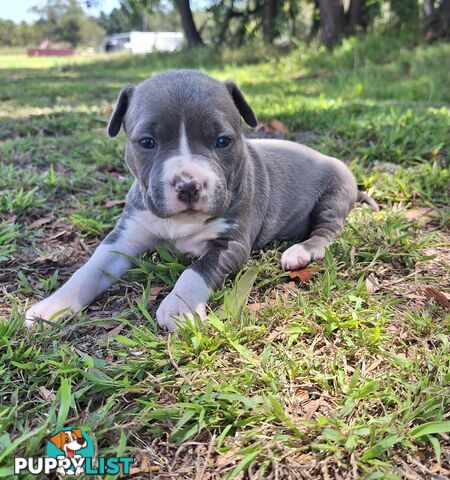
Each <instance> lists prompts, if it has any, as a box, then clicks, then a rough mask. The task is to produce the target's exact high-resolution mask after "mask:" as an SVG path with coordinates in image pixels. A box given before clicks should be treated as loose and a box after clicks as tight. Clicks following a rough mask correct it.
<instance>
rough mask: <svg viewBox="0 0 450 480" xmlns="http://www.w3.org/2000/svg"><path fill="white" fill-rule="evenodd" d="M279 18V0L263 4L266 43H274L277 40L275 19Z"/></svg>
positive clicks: (267, 0)
mask: <svg viewBox="0 0 450 480" xmlns="http://www.w3.org/2000/svg"><path fill="white" fill-rule="evenodd" d="M276 16H277V0H264V2H263V39H264V42H265V43H272V42H273V39H274V38H275V18H276Z"/></svg>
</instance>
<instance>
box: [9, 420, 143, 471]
mask: <svg viewBox="0 0 450 480" xmlns="http://www.w3.org/2000/svg"><path fill="white" fill-rule="evenodd" d="M94 459H95V447H94V442H93V441H92V438H91V435H90V433H89V432H88V431H87V429H85V428H75V427H66V428H63V429H62V430H59V431H58V432H56V433H54V434H53V435H52V436H51V437H50V438H49V439H48V441H47V451H46V456H45V457H37V458H32V457H31V458H20V457H16V458H15V459H14V474H16V475H19V474H20V473H23V472H28V473H31V474H34V475H38V474H41V473H43V474H46V475H48V474H50V473H53V472H56V473H57V474H58V475H60V476H61V477H64V476H66V475H75V476H77V477H78V476H80V475H117V474H119V473H122V475H128V474H129V473H130V467H131V464H132V463H133V462H134V458H133V457H98V458H97V462H94Z"/></svg>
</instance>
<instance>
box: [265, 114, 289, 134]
mask: <svg viewBox="0 0 450 480" xmlns="http://www.w3.org/2000/svg"><path fill="white" fill-rule="evenodd" d="M269 125H270V126H271V127H272V128H273V129H274V130H275V131H276V132H278V133H281V134H283V135H286V132H287V128H286V127H285V125H284V123H282V122H280V121H279V120H277V119H276V118H273V119H272V120H271V121H270V122H269Z"/></svg>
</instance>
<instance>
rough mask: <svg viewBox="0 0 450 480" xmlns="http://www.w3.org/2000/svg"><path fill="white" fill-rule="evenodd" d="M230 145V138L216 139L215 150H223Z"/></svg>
mask: <svg viewBox="0 0 450 480" xmlns="http://www.w3.org/2000/svg"><path fill="white" fill-rule="evenodd" d="M230 143H231V138H230V137H217V139H216V148H225V147H228V145H229V144H230Z"/></svg>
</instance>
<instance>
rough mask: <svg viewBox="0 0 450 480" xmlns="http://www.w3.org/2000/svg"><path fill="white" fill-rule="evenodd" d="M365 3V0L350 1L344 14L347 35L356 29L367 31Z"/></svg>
mask: <svg viewBox="0 0 450 480" xmlns="http://www.w3.org/2000/svg"><path fill="white" fill-rule="evenodd" d="M365 3H366V2H365V0H351V2H350V6H349V7H348V11H347V14H346V24H347V31H348V32H349V33H355V32H356V31H357V30H358V27H361V28H363V29H364V30H367V19H366V15H365V8H366V5H365Z"/></svg>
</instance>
